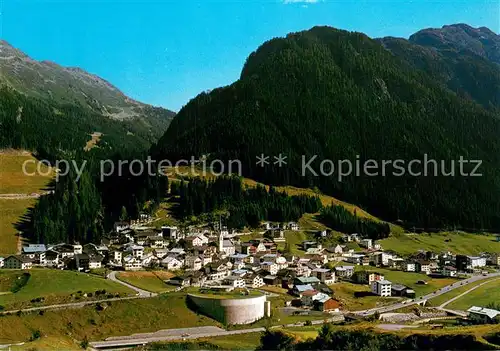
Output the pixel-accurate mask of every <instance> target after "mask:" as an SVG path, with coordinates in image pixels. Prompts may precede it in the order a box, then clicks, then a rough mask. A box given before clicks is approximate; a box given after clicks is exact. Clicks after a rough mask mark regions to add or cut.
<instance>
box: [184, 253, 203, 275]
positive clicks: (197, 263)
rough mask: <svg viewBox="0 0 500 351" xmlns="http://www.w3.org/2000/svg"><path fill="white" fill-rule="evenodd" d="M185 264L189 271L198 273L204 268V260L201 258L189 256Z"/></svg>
mask: <svg viewBox="0 0 500 351" xmlns="http://www.w3.org/2000/svg"><path fill="white" fill-rule="evenodd" d="M184 264H185V265H186V268H187V269H192V270H194V271H198V270H200V269H201V267H203V260H202V259H201V258H200V256H196V255H189V256H186V258H185V260H184Z"/></svg>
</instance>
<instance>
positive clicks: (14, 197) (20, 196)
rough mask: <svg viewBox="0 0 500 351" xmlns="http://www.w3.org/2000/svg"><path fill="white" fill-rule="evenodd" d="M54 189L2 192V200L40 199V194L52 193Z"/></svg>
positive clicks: (0, 195) (0, 197) (0, 196)
mask: <svg viewBox="0 0 500 351" xmlns="http://www.w3.org/2000/svg"><path fill="white" fill-rule="evenodd" d="M51 193H52V191H42V192H38V193H31V194H0V199H2V200H24V199H38V198H39V197H40V196H43V195H48V194H51Z"/></svg>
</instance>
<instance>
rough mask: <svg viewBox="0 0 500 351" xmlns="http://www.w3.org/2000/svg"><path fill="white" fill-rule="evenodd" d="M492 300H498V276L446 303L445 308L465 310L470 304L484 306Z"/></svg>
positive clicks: (499, 295) (499, 283)
mask: <svg viewBox="0 0 500 351" xmlns="http://www.w3.org/2000/svg"><path fill="white" fill-rule="evenodd" d="M469 289H470V287H469ZM492 302H495V303H499V302H500V279H498V278H497V279H492V280H491V281H490V282H488V283H486V284H484V285H481V286H479V287H478V288H476V289H474V290H472V291H471V292H469V293H468V294H466V295H464V296H462V297H461V298H459V299H457V300H455V301H453V302H452V303H450V304H449V305H447V306H446V308H449V309H452V310H462V311H465V310H467V309H469V308H470V307H472V306H479V307H486V306H487V305H488V304H489V303H492Z"/></svg>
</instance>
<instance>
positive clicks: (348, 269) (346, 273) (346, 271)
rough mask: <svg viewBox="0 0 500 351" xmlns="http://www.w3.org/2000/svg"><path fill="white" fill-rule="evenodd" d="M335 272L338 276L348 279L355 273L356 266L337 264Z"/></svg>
mask: <svg viewBox="0 0 500 351" xmlns="http://www.w3.org/2000/svg"><path fill="white" fill-rule="evenodd" d="M335 274H336V276H337V277H341V278H345V279H348V278H350V277H352V275H353V274H354V266H336V267H335Z"/></svg>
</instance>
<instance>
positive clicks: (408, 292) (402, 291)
mask: <svg viewBox="0 0 500 351" xmlns="http://www.w3.org/2000/svg"><path fill="white" fill-rule="evenodd" d="M391 296H408V297H414V296H415V291H414V290H412V289H410V288H408V287H407V286H404V285H402V284H392V285H391Z"/></svg>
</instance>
